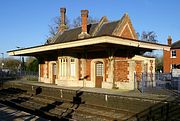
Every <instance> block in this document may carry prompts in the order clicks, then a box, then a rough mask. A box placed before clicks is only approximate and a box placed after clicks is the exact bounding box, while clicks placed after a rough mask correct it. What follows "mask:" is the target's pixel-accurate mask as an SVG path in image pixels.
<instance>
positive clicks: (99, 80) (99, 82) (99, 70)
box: [95, 62, 104, 88]
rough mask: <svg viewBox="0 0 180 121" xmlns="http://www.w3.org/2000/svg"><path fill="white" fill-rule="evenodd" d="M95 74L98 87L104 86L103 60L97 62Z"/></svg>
mask: <svg viewBox="0 0 180 121" xmlns="http://www.w3.org/2000/svg"><path fill="white" fill-rule="evenodd" d="M95 72H96V73H95V76H96V83H95V87H96V88H102V81H103V74H104V66H103V63H102V62H97V63H96V66H95Z"/></svg>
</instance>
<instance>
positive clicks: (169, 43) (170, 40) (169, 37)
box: [168, 36, 172, 46]
mask: <svg viewBox="0 0 180 121" xmlns="http://www.w3.org/2000/svg"><path fill="white" fill-rule="evenodd" d="M171 44H172V38H171V36H168V45H169V46H171Z"/></svg>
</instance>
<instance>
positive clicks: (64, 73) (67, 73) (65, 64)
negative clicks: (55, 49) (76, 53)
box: [58, 57, 77, 79]
mask: <svg viewBox="0 0 180 121" xmlns="http://www.w3.org/2000/svg"><path fill="white" fill-rule="evenodd" d="M58 59H59V77H60V79H74V78H76V75H77V73H76V72H77V67H76V64H77V63H76V59H75V58H72V57H59V58H58Z"/></svg>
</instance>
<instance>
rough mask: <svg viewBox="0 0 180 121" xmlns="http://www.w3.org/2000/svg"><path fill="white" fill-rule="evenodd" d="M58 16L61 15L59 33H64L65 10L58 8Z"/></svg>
mask: <svg viewBox="0 0 180 121" xmlns="http://www.w3.org/2000/svg"><path fill="white" fill-rule="evenodd" d="M60 14H61V23H60V26H59V32H64V30H65V29H66V23H65V17H66V8H60Z"/></svg>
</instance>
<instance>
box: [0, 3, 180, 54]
mask: <svg viewBox="0 0 180 121" xmlns="http://www.w3.org/2000/svg"><path fill="white" fill-rule="evenodd" d="M179 5H180V0H0V42H1V43H0V53H6V51H8V50H12V49H16V46H19V47H30V46H34V45H40V44H44V42H45V41H46V39H47V36H48V35H49V33H48V32H49V28H48V25H49V24H52V23H53V18H54V17H56V16H59V8H60V7H66V9H67V16H68V19H69V20H70V21H72V20H73V19H74V18H76V17H77V16H79V15H80V10H82V9H88V10H89V14H90V16H92V17H95V18H101V17H102V16H107V17H108V19H109V20H111V21H112V20H118V19H120V18H121V17H122V16H123V14H124V13H125V12H127V13H128V14H129V16H130V18H131V20H132V23H133V26H134V28H135V30H136V32H139V33H141V32H142V31H154V32H155V33H156V34H157V36H158V37H157V39H158V40H159V42H160V43H163V44H165V43H166V40H167V37H168V35H171V36H172V38H173V42H174V41H176V40H180V13H179V12H180V7H179ZM6 56H7V54H6Z"/></svg>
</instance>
